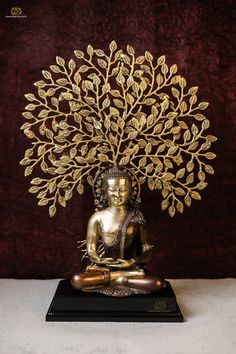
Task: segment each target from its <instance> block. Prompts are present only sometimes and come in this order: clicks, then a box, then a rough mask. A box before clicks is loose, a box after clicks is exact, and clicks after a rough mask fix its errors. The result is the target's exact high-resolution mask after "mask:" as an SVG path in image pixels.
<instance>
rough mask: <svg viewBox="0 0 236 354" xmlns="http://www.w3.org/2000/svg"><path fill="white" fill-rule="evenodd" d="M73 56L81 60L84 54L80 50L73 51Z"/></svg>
mask: <svg viewBox="0 0 236 354" xmlns="http://www.w3.org/2000/svg"><path fill="white" fill-rule="evenodd" d="M74 53H75V56H76V58H78V59H81V58H83V57H84V53H83V52H82V51H81V50H74Z"/></svg>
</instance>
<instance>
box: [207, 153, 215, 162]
mask: <svg viewBox="0 0 236 354" xmlns="http://www.w3.org/2000/svg"><path fill="white" fill-rule="evenodd" d="M205 156H206V158H207V159H208V160H213V159H214V158H216V154H213V152H207V153H206V155H205Z"/></svg>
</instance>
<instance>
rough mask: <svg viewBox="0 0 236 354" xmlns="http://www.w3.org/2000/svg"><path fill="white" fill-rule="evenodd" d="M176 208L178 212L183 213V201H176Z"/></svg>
mask: <svg viewBox="0 0 236 354" xmlns="http://www.w3.org/2000/svg"><path fill="white" fill-rule="evenodd" d="M176 208H177V210H178V211H179V212H180V213H183V211H184V205H183V203H181V202H179V201H178V202H177V205H176Z"/></svg>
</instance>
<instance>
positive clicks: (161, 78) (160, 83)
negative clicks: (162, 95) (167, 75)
mask: <svg viewBox="0 0 236 354" xmlns="http://www.w3.org/2000/svg"><path fill="white" fill-rule="evenodd" d="M163 82H164V78H163V76H162V75H161V74H160V73H159V74H158V75H157V77H156V83H157V85H158V86H161V85H162V83H163Z"/></svg>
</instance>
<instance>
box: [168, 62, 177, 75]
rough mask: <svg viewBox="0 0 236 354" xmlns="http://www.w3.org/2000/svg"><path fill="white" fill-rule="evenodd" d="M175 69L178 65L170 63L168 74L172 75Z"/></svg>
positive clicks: (175, 71)
mask: <svg viewBox="0 0 236 354" xmlns="http://www.w3.org/2000/svg"><path fill="white" fill-rule="evenodd" d="M177 70H178V67H177V65H176V64H174V65H172V66H171V67H170V74H171V75H173V74H176V73H177Z"/></svg>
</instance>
